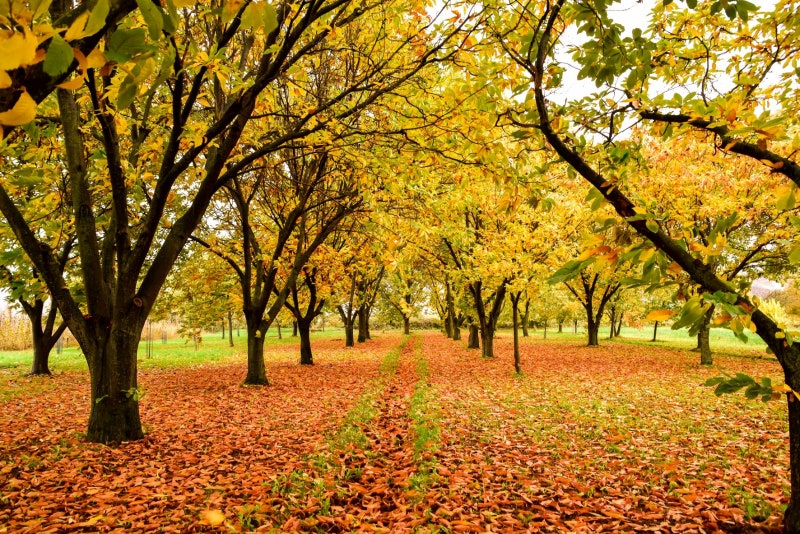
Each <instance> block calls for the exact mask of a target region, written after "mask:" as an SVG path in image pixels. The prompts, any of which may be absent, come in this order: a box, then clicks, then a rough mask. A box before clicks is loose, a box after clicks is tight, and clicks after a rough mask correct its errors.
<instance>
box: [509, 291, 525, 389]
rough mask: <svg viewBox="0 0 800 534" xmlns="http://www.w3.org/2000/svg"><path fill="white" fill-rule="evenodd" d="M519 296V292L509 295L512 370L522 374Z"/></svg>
mask: <svg viewBox="0 0 800 534" xmlns="http://www.w3.org/2000/svg"><path fill="white" fill-rule="evenodd" d="M519 297H520V294H517V295H516V298H515V296H514V295H513V294H512V295H511V319H512V324H513V326H514V371H516V373H517V374H518V375H519V374H522V367H521V366H520V361H519Z"/></svg>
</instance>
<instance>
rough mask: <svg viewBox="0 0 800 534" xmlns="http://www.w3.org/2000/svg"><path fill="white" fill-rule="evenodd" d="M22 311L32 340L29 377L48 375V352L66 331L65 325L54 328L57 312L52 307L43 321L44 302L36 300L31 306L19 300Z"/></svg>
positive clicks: (63, 323)
mask: <svg viewBox="0 0 800 534" xmlns="http://www.w3.org/2000/svg"><path fill="white" fill-rule="evenodd" d="M19 302H20V304H21V305H22V309H23V311H24V312H25V315H27V316H28V320H29V322H30V325H31V336H32V339H33V364H32V365H31V372H30V374H31V375H50V374H51V373H50V352H51V351H52V350H53V347H54V346H55V344H56V343H57V342H58V340H59V338H61V335H62V334H63V333H64V331H65V330H66V329H67V324H66V323H65V322H62V323H61V324H60V325H59V326H58V328H55V321H56V317H57V316H58V310H57V309H56V308H55V307H54V306H52V307H51V308H50V311H49V312H48V315H47V320H46V321H44V320H43V319H44V302H43V301H42V300H39V299H37V300H36V301H34V303H33V304H30V303H28V302H27V301H24V300H20V301H19Z"/></svg>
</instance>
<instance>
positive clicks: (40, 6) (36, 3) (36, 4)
mask: <svg viewBox="0 0 800 534" xmlns="http://www.w3.org/2000/svg"><path fill="white" fill-rule="evenodd" d="M52 3H53V0H33V2H31V11H32V12H33V19H34V20H36V19H38V18H39V17H41V16H42V15H44V14H45V13H47V11H48V10H49V9H50V4H52Z"/></svg>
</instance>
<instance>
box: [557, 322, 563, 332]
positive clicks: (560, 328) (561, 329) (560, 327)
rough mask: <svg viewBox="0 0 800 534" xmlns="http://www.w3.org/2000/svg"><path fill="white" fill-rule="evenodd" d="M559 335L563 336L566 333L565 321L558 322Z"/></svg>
mask: <svg viewBox="0 0 800 534" xmlns="http://www.w3.org/2000/svg"><path fill="white" fill-rule="evenodd" d="M558 333H559V334H563V333H564V321H563V320H561V319H559V321H558Z"/></svg>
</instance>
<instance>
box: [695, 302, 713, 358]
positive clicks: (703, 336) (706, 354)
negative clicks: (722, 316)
mask: <svg viewBox="0 0 800 534" xmlns="http://www.w3.org/2000/svg"><path fill="white" fill-rule="evenodd" d="M713 315H714V306H713V305H712V306H711V307H709V308H708V310H706V313H705V315H704V316H703V323H702V324H701V325H700V330H698V331H697V347H696V348H695V349H694V350H695V351H697V352H699V353H700V365H713V364H714V358H713V356H712V355H711V326H710V325H711V317H712V316H713Z"/></svg>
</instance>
